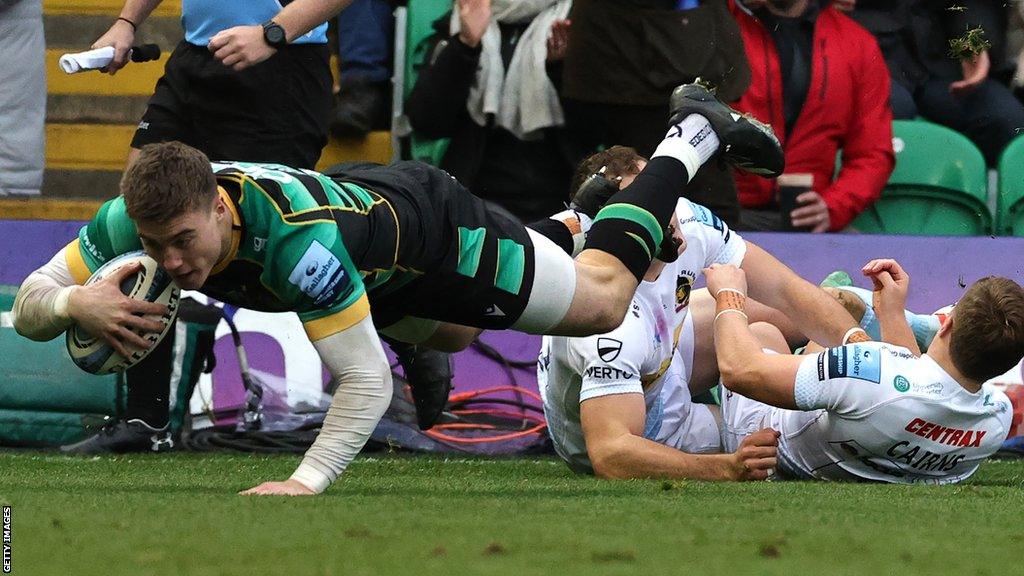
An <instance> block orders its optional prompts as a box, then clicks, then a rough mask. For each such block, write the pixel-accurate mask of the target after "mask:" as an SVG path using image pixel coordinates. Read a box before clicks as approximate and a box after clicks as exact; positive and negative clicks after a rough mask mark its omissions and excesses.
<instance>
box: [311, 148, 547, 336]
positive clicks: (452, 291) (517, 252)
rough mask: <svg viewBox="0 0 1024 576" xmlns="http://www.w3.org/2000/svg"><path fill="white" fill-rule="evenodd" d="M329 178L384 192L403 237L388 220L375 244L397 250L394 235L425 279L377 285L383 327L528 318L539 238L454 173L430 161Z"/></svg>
mask: <svg viewBox="0 0 1024 576" xmlns="http://www.w3.org/2000/svg"><path fill="white" fill-rule="evenodd" d="M324 173H325V174H327V175H329V176H330V177H331V178H334V179H336V180H338V181H348V182H355V183H358V184H360V185H361V186H364V187H365V188H367V189H369V190H372V191H374V192H376V193H377V194H379V195H381V196H382V197H383V198H384V199H386V200H387V201H388V203H389V204H390V205H391V206H392V207H393V208H394V211H395V215H396V216H397V218H398V222H399V223H398V227H399V229H398V233H397V234H395V233H394V232H390V231H385V225H383V224H384V223H383V222H382V225H380V226H375V227H374V234H375V235H380V236H375V237H374V238H375V240H374V242H373V243H372V244H383V245H384V246H385V247H386V248H387V249H388V250H393V249H394V248H393V244H391V243H390V238H392V237H394V236H397V237H398V238H399V239H400V240H399V242H398V244H399V250H398V265H399V267H400V269H402V270H412V271H415V272H416V273H417V276H416V277H415V279H413V280H411V281H408V282H405V281H404V280H405V279H408V278H409V276H408V275H406V276H402V273H400V272H396V273H394V275H393V276H392V280H391V281H389V282H387V283H384V284H381V285H379V286H376V287H371V288H370V290H369V291H368V292H369V298H370V307H371V311H372V313H373V321H374V324H375V325H376V326H377V327H378V328H383V327H387V326H389V325H391V324H393V323H395V322H397V321H398V320H401V319H402V318H403V317H406V316H414V317H417V318H427V319H432V320H441V321H444V322H453V323H456V324H465V325H470V326H477V327H480V328H496V329H500V328H508V327H511V326H512V325H513V324H515V322H516V321H517V320H518V319H519V317H520V316H521V315H522V313H523V311H524V310H525V309H526V306H527V304H528V302H529V300H530V293H531V290H532V288H533V285H534V276H535V272H536V270H535V261H536V259H535V254H534V241H533V239H532V238H531V237H530V235H529V233H528V232H527V229H526V227H525V226H523V225H522V224H521V223H520V222H518V221H517V220H515V219H514V218H512V217H510V216H506V215H505V214H503V213H501V212H499V211H496V210H493V209H491V208H489V207H488V205H487V204H486V203H485V202H484V201H483V200H481V199H480V198H477V197H476V196H474V195H473V194H471V193H470V192H469V190H467V189H466V188H465V187H464V186H463V185H462V184H460V183H459V182H458V181H456V180H455V179H454V178H452V177H451V176H450V175H449V174H448V173H447V172H445V171H443V170H440V169H438V168H435V167H433V166H430V165H427V164H424V163H422V162H396V163H394V164H390V165H388V166H378V165H366V164H364V165H354V164H350V165H339V166H337V167H332V168H329V169H327V170H325V171H324ZM392 222H393V220H392ZM391 226H394V224H391ZM385 234H386V236H387V237H386V238H385V237H384V235H385ZM372 249H373V247H372V246H370V247H368V248H367V249H366V250H362V249H357V252H358V253H360V254H365V253H367V252H370V251H372ZM353 257H354V258H356V259H357V260H359V259H360V258H359V256H357V255H355V254H353ZM361 264H363V263H361V262H357V266H359V267H360V268H361V269H367V268H368V267H364V266H363V265H361ZM369 280H370V284H371V286H372V278H369Z"/></svg>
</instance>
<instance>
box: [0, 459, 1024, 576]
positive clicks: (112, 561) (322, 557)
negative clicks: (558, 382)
mask: <svg viewBox="0 0 1024 576" xmlns="http://www.w3.org/2000/svg"><path fill="white" fill-rule="evenodd" d="M297 462H298V459H297V458H296V457H266V456H234V455H220V454H218V455H198V454H188V453H181V454H172V455H166V456H165V455H133V456H120V457H105V458H92V459H88V458H65V457H60V456H55V455H48V454H41V453H26V452H2V453H0V503H2V504H4V505H9V506H11V507H12V518H11V519H12V526H11V531H12V534H11V535H12V561H13V574H31V575H35V574H40V575H50V574H54V575H65V574H69V575H72V574H73V575H88V574H98V575H99V574H102V575H105V576H107V575H116V574H132V575H144V574H160V575H163V574H175V575H177V574H190V575H191V574H196V575H222V574H223V575H229V574H237V575H240V576H251V575H255V574H282V575H301V576H305V575H316V576H319V575H332V574H335V575H346V576H355V575H363V574H365V575H373V576H380V575H391V574H415V575H420V574H422V575H430V574H445V575H463V574H512V575H517V576H519V575H525V574H553V575H575V574H587V575H591V574H638V575H645V576H646V575H655V574H673V575H690V574H693V575H703V574H729V575H732V574H787V575H797V574H815V575H817V574H829V575H832V574H851V575H853V574H856V575H864V574H870V575H875V574H882V575H885V574H901V575H902V574H930V575H934V574H956V575H958V576H962V575H991V576H998V575H1009V574H1021V573H1024V558H1022V551H1024V525H1022V523H1024V489H1022V488H1024V464H1022V463H1016V462H993V463H988V464H985V465H984V466H982V468H981V469H980V470H979V471H978V473H977V474H976V475H975V476H974V477H973V478H972V479H971V480H970V481H969V482H967V483H965V484H962V485H959V486H945V487H925V486H918V487H904V486H884V485H871V484H861V485H851V484H847V485H839V484H825V483H809V482H776V483H757V484H725V483H706V482H690V481H676V482H663V481H631V482H610V481H601V480H596V479H594V478H584V477H576V476H573V475H572V474H571V473H570V472H569V471H568V470H567V469H566V468H565V467H564V466H563V465H562V464H561V463H560V462H558V461H557V460H554V459H540V460H484V459H451V460H447V461H446V460H444V459H441V458H426V457H387V456H385V457H369V458H360V459H357V460H356V461H355V462H354V463H353V464H352V466H351V467H350V469H349V471H348V472H347V473H346V475H345V477H344V479H343V481H341V482H339V483H337V484H336V485H335V486H333V487H332V488H330V489H329V490H328V491H327V492H326V493H325V494H324V495H322V496H319V497H315V498H249V497H242V496H236V495H235V493H236V492H237V491H238V490H240V489H243V488H247V487H249V486H251V485H254V484H256V483H258V482H260V481H263V480H267V479H281V478H285V477H287V476H288V475H289V474H290V473H291V471H292V470H293V469H294V467H295V465H296V464H297Z"/></svg>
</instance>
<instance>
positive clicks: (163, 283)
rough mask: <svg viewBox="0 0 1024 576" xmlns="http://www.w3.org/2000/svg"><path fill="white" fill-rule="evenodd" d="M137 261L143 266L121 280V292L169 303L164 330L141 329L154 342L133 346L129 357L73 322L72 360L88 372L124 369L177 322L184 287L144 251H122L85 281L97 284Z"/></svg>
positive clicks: (69, 342) (70, 331) (69, 341)
mask: <svg viewBox="0 0 1024 576" xmlns="http://www.w3.org/2000/svg"><path fill="white" fill-rule="evenodd" d="M136 262H139V263H141V264H142V267H141V268H140V269H139V271H138V272H137V273H135V274H132V275H131V276H128V277H127V278H125V279H124V281H122V282H121V292H122V293H124V294H125V295H126V296H128V297H130V298H135V299H137V300H146V301H147V302H158V303H160V304H165V305H167V314H165V315H163V316H162V317H161V318H160V321H161V322H162V323H163V328H162V329H161V330H160V332H152V333H149V334H142V333H139V335H140V336H142V337H143V338H145V339H146V340H148V341H149V342H152V345H151V346H150V347H149V348H147V349H145V350H137V349H134V348H132V347H129V350H131V352H132V354H131V356H129V357H127V358H125V357H124V356H122V355H120V354H118V353H117V352H116V351H115V350H114V348H113V346H111V345H110V344H107V341H106V340H103V339H102V338H95V337H93V335H92V334H90V333H88V332H86V331H85V330H83V329H82V328H81V327H80V326H78V325H77V324H75V325H73V326H71V327H70V328H68V331H67V347H68V354H69V355H70V356H71V360H72V361H74V363H75V364H76V365H77V366H78V367H79V368H81V369H82V370H85V371H86V372H89V373H91V374H110V373H111V372H121V371H123V370H126V369H128V368H130V367H131V366H134V365H135V364H138V363H139V362H140V361H142V359H143V358H145V357H146V356H147V355H148V354H149V353H150V352H151V351H152V350H153V348H155V347H156V345H157V344H159V343H160V341H161V340H163V338H164V336H166V335H167V331H168V330H169V329H170V327H171V324H172V323H173V322H174V318H175V317H176V316H177V315H178V298H179V296H180V292H181V291H180V290H179V289H178V286H177V285H176V284H175V283H174V282H173V281H172V280H171V277H170V275H168V274H167V272H165V271H164V270H163V268H160V266H159V265H158V264H157V263H156V260H153V259H152V258H150V257H149V256H147V255H146V253H145V252H142V251H138V252H129V253H127V254H122V255H120V256H118V257H117V258H114V259H113V260H111V261H109V262H107V263H106V264H104V265H103V266H100V268H99V270H96V272H95V273H94V274H93V275H92V276H90V277H89V280H88V281H87V282H86V283H85V285H86V286H89V285H90V284H95V283H96V282H99V281H100V280H102V279H103V278H106V277H107V276H109V275H111V274H113V273H114V271H115V270H117V269H119V268H121V267H122V266H127V265H131V264H134V263H136Z"/></svg>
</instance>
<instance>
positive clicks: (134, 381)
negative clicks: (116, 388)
mask: <svg viewBox="0 0 1024 576" xmlns="http://www.w3.org/2000/svg"><path fill="white" fill-rule="evenodd" d="M173 362H174V326H171V328H170V331H169V333H168V334H167V337H165V338H164V339H163V340H161V341H160V343H159V344H157V345H156V348H154V349H153V351H152V352H150V353H149V355H148V356H146V357H145V358H144V359H143V360H142V361H141V362H139V363H138V364H136V365H135V366H132V367H131V368H129V369H128V370H126V371H125V373H124V378H125V382H126V384H127V388H128V395H127V397H126V398H125V410H124V419H125V420H133V419H138V420H142V421H143V422H145V423H146V424H148V425H150V426H152V427H153V428H163V427H164V426H166V425H167V422H168V419H169V412H168V409H169V407H170V401H169V398H168V397H169V396H170V385H171V371H172V367H173V366H172V365H173ZM181 401H182V402H185V403H188V398H184V399H181Z"/></svg>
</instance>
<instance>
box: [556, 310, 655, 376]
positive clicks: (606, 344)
mask: <svg viewBox="0 0 1024 576" xmlns="http://www.w3.org/2000/svg"><path fill="white" fill-rule="evenodd" d="M648 316H649V314H645V308H644V306H643V304H642V302H640V301H639V300H637V299H636V298H634V299H633V301H632V302H631V303H630V306H629V310H628V311H627V312H626V317H625V318H624V319H623V320H622V324H620V325H619V326H618V328H616V329H614V330H612V331H610V332H605V333H604V334H593V335H590V336H575V337H569V338H567V346H566V350H567V352H568V353H569V354H570V355H571V356H574V357H575V358H577V359H579V360H581V361H582V362H583V363H584V364H589V363H602V364H608V365H613V364H616V363H621V364H629V365H634V364H639V363H642V362H643V361H644V360H645V359H646V358H647V357H648V356H649V355H650V354H651V345H650V340H651V338H650V332H651V330H650V327H649V326H648V321H646V320H647V318H648Z"/></svg>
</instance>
